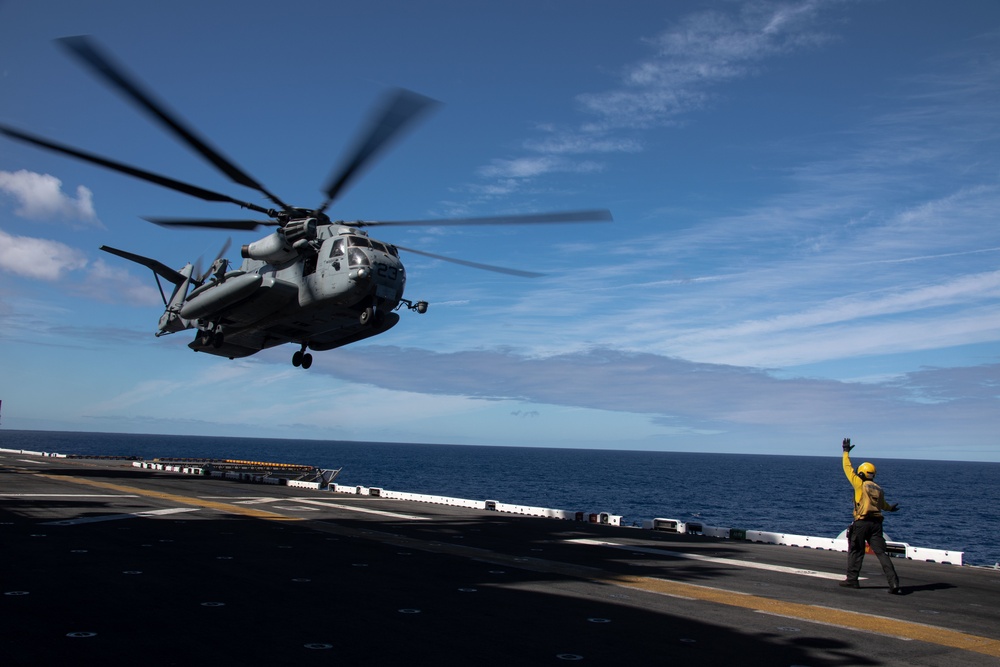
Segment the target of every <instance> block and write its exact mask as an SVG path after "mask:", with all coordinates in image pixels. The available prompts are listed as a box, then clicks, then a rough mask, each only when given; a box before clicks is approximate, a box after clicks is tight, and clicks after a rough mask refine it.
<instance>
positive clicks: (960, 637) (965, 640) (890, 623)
mask: <svg viewBox="0 0 1000 667" xmlns="http://www.w3.org/2000/svg"><path fill="white" fill-rule="evenodd" d="M606 581H607V582H608V583H610V584H615V585H617V586H624V587H626V588H634V589H638V590H643V591H649V592H652V593H661V594H663V595H673V596H678V597H683V598H688V599H694V600H702V601H705V602H716V603H718V604H724V605H727V606H730V607H740V608H743V609H751V610H753V611H759V612H762V613H766V614H774V615H776V616H784V617H787V618H795V619H801V620H804V621H814V622H816V623H823V624H825V625H833V626H837V627H841V628H847V629H850V630H861V631H863V632H874V633H878V634H883V635H889V636H892V637H898V638H900V639H913V640H917V641H922V642H928V643H931V644H938V645H940V646H949V647H951V648H957V649H962V650H965V651H974V652H975V653H982V654H985V655H990V656H993V657H1000V641H997V640H996V639H990V638H989V637H979V636H977V635H970V634H968V633H965V632H958V631H957V630H948V629H947V628H940V627H935V626H931V625H924V624H922V623H911V622H909V621H900V620H897V619H893V618H886V617H884V616H871V615H869V614H861V613H858V612H852V611H844V610H842V609H832V608H830V607H818V606H815V605H810V604H801V603H798V602H785V601H782V600H775V599H772V598H762V597H758V596H756V595H750V594H747V593H737V592H734V591H727V590H723V589H721V588H711V587H709V586H698V585H695V584H684V583H681V582H679V581H670V580H668V579H656V578H653V577H634V576H617V577H612V578H609V579H607V580H606Z"/></svg>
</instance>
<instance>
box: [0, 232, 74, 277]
mask: <svg viewBox="0 0 1000 667" xmlns="http://www.w3.org/2000/svg"><path fill="white" fill-rule="evenodd" d="M86 265H87V258H86V256H85V255H84V254H83V253H82V252H80V251H79V250H76V249H75V248H71V247H69V246H68V245H65V244H63V243H59V242H58V241H50V240H48V239H37V238H31V237H28V236H14V235H13V234H8V233H6V232H5V231H3V230H2V229H0V270H2V271H7V272H9V273H13V274H15V275H19V276H24V277H26V278H36V279H39V280H50V281H52V280H58V279H59V278H61V277H62V276H63V274H64V273H66V272H67V271H74V270H76V269H82V268H83V267H85V266H86Z"/></svg>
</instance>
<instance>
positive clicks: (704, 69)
mask: <svg viewBox="0 0 1000 667" xmlns="http://www.w3.org/2000/svg"><path fill="white" fill-rule="evenodd" d="M829 4H831V3H830V2H829V1H828V0H807V1H806V2H797V3H795V2H792V3H788V2H786V3H772V2H749V3H745V4H743V5H741V6H737V7H735V8H734V10H733V11H731V12H722V11H706V12H699V13H695V14H692V15H689V16H687V17H685V18H683V19H681V20H680V21H679V22H678V23H677V24H676V25H673V26H671V27H668V28H667V29H665V30H664V31H663V32H660V33H658V34H656V35H654V36H652V37H649V38H646V39H644V40H643V42H644V44H645V46H646V48H647V49H648V51H649V52H650V55H649V56H648V57H646V58H644V59H642V60H640V61H638V62H634V63H631V64H629V65H627V66H626V67H624V68H623V69H622V70H621V72H620V74H619V77H618V82H617V85H616V86H614V87H612V88H610V89H608V90H605V91H602V92H597V93H583V94H580V95H578V96H577V97H576V102H577V104H578V105H579V107H580V109H581V110H582V111H583V112H584V113H585V114H587V116H588V118H587V119H586V120H584V121H581V122H580V123H579V124H578V125H577V126H576V127H559V126H556V125H554V124H540V125H539V126H538V130H539V131H540V132H542V133H544V136H543V137H541V138H532V139H528V140H526V141H525V142H524V144H523V145H524V148H525V149H526V150H529V151H531V152H532V153H533V154H534V155H533V156H530V157H517V158H503V159H497V160H494V161H493V162H492V163H491V164H490V165H488V166H486V167H483V168H482V169H480V170H479V174H480V176H482V177H483V178H485V179H503V183H504V185H503V187H502V190H501V191H500V192H498V194H503V195H509V194H512V193H514V192H518V191H520V189H521V188H523V187H525V186H526V184H527V183H528V182H530V181H531V180H532V179H535V178H537V177H539V176H542V175H544V174H549V173H558V172H570V173H585V172H590V171H597V170H599V169H600V168H601V166H600V165H599V163H596V162H594V161H593V158H592V159H591V160H580V161H577V162H571V161H569V159H568V156H587V155H590V156H594V157H596V156H599V155H603V154H612V153H637V152H640V151H642V150H643V140H642V136H641V134H635V131H641V130H646V129H649V128H654V127H662V126H666V125H672V124H675V123H677V122H678V121H679V119H680V118H681V117H682V116H684V115H685V114H688V113H690V112H692V111H697V110H699V109H703V108H705V107H707V106H709V105H710V104H711V103H712V101H713V100H714V96H715V95H716V94H717V93H716V90H717V89H718V87H719V86H720V85H722V84H724V83H727V82H731V81H733V80H738V79H743V78H746V77H750V76H754V75H756V74H757V73H758V72H759V71H760V70H761V68H762V67H763V66H764V63H765V61H766V60H768V59H769V58H775V57H778V56H782V55H787V54H790V53H794V52H796V51H799V50H801V49H806V48H815V47H817V46H819V45H822V44H824V43H825V42H827V41H829V40H830V39H831V37H830V36H829V35H828V34H826V33H824V32H822V31H821V30H819V29H818V28H817V25H818V23H819V18H820V14H821V11H822V9H823V8H824V7H825V6H827V5H829ZM482 187H484V186H479V188H480V189H481V188H482ZM477 191H480V190H478V189H477Z"/></svg>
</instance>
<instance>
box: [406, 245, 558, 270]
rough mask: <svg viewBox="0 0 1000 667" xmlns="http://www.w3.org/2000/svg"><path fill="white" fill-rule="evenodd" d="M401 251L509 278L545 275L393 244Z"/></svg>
mask: <svg viewBox="0 0 1000 667" xmlns="http://www.w3.org/2000/svg"><path fill="white" fill-rule="evenodd" d="M393 245H394V246H396V247H397V248H399V249H400V250H405V251H406V252H412V253H413V254H415V255H423V256H424V257H430V258H432V259H440V260H442V261H444V262H451V263H452V264H461V265H462V266H469V267H472V268H473V269H482V270H483V271H493V272H494V273H504V274H506V275H508V276H519V277H521V278H541V277H542V276H544V275H545V274H544V273H534V272H533V271H520V270H518V269H508V268H505V267H503V266H493V265H492V264H479V263H478V262H469V261H467V260H464V259H455V258H454V257H445V256H444V255H435V254H434V253H430V252H425V251H423V250H414V249H413V248H404V247H403V246H401V245H396V244H395V243H394V244H393Z"/></svg>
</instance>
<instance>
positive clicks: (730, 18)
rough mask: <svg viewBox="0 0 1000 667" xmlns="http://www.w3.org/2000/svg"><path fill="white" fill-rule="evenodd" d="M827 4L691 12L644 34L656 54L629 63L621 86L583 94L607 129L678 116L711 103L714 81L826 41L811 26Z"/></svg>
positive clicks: (648, 124) (744, 73) (582, 99)
mask: <svg viewBox="0 0 1000 667" xmlns="http://www.w3.org/2000/svg"><path fill="white" fill-rule="evenodd" d="M824 4H825V3H823V2H819V1H811V2H803V3H797V4H779V5H773V4H771V3H765V4H761V3H748V4H746V5H744V6H743V7H742V8H741V11H740V12H739V13H722V12H718V11H707V12H701V13H697V14H693V15H690V16H688V17H686V18H684V19H683V20H681V21H680V22H679V23H677V24H676V25H675V26H673V27H671V28H670V29H668V30H665V31H664V32H662V33H660V34H658V35H656V36H655V37H653V38H652V39H648V40H646V42H647V43H648V45H649V46H650V48H651V49H652V51H653V54H652V55H651V56H649V57H648V58H646V59H645V60H642V61H640V62H638V63H634V64H632V65H630V66H628V67H627V68H626V69H625V70H624V72H623V74H622V87H620V88H617V89H614V90H610V91H607V92H604V93H588V94H584V95H580V96H579V97H578V99H579V101H580V102H581V103H582V104H583V105H584V107H585V108H586V109H588V110H589V111H591V112H594V113H596V114H597V115H598V116H600V117H601V118H602V120H601V121H600V122H599V123H598V124H597V125H598V126H601V127H604V128H607V129H610V128H624V127H640V128H641V127H651V126H655V125H663V124H667V123H670V122H673V121H674V120H675V118H676V117H677V116H678V115H680V114H683V113H686V112H689V111H694V110H696V109H699V108H701V107H703V106H705V105H706V104H707V103H708V101H709V100H710V99H711V93H710V92H709V91H710V89H711V87H712V86H714V85H717V84H720V83H724V82H726V81H730V80H733V79H739V78H744V77H747V76H752V75H754V74H755V73H756V68H757V67H758V63H760V62H762V61H763V60H765V59H766V58H769V57H773V56H776V55H781V54H785V53H790V52H793V51H795V50H797V49H801V48H807V47H812V46H815V45H818V44H821V43H823V42H824V41H827V40H828V37H826V36H824V35H823V34H822V33H820V32H815V31H813V30H811V26H812V24H813V23H814V22H815V21H816V20H817V18H818V15H819V10H820V9H821V7H822V6H823V5H824Z"/></svg>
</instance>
